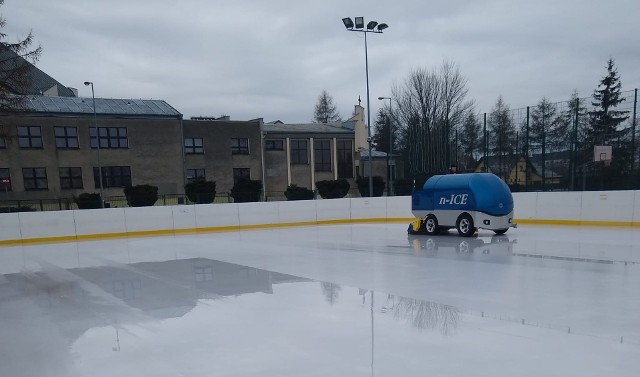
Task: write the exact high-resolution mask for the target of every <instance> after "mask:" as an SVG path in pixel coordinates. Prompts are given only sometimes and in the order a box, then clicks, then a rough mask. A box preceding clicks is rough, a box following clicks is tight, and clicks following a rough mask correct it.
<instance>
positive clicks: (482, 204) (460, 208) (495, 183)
mask: <svg viewBox="0 0 640 377" xmlns="http://www.w3.org/2000/svg"><path fill="white" fill-rule="evenodd" d="M411 212H413V215H414V216H415V217H417V219H416V220H415V221H414V222H413V223H412V224H411V225H410V226H409V233H412V234H413V233H426V234H437V233H439V232H440V231H445V230H449V229H451V228H454V227H455V228H456V229H457V230H458V233H459V234H460V235H461V236H464V237H470V236H472V235H473V234H474V233H475V232H476V230H477V229H478V228H482V229H489V230H493V231H494V232H495V233H496V234H503V233H504V232H506V231H507V230H508V229H509V228H510V227H514V228H515V227H516V224H515V223H514V222H513V197H512V196H511V190H509V186H507V184H506V183H505V182H504V181H503V180H501V179H500V178H498V177H497V176H496V175H495V174H491V173H471V174H449V175H434V176H433V177H431V178H429V179H428V180H427V182H425V184H424V187H423V190H422V191H415V192H414V193H413V195H412V198H411Z"/></svg>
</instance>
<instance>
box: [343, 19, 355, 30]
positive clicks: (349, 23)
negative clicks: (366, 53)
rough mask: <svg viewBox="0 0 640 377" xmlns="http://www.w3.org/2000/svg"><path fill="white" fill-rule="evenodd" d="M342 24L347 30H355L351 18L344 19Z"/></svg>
mask: <svg viewBox="0 0 640 377" xmlns="http://www.w3.org/2000/svg"><path fill="white" fill-rule="evenodd" d="M342 23H343V24H344V27H346V28H347V29H353V21H352V20H351V17H345V18H343V19H342Z"/></svg>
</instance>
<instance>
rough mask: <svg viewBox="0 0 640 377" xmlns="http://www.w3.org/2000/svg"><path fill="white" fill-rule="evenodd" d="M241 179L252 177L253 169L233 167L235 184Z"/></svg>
mask: <svg viewBox="0 0 640 377" xmlns="http://www.w3.org/2000/svg"><path fill="white" fill-rule="evenodd" d="M239 179H251V169H249V168H233V184H234V185H235V184H236V183H238V180H239Z"/></svg>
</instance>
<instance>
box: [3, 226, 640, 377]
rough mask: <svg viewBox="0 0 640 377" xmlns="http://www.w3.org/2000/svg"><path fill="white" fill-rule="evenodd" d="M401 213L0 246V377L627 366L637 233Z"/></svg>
mask: <svg viewBox="0 0 640 377" xmlns="http://www.w3.org/2000/svg"><path fill="white" fill-rule="evenodd" d="M407 225H408V224H407ZM407 225H401V224H389V225H379V224H361V225H344V226H320V227H301V228H286V229H270V230H256V231H243V232H228V233H214V234H198V235H186V236H176V237H154V238H151V237H150V238H131V239H118V240H108V241H95V242H81V243H59V244H50V245H30V246H15V247H3V248H0V376H141V375H147V376H248V375H261V376H360V375H363V376H364V375H366V376H370V375H378V376H383V375H384V376H386V375H393V376H414V375H415V376H418V375H419V376H424V375H441V376H465V377H466V376H470V375H473V376H484V375H486V376H578V375H579V376H603V375H609V376H614V375H615V376H636V375H637V373H638V371H639V370H640V358H638V356H639V355H640V315H639V313H640V293H639V292H638V287H640V246H638V245H640V231H638V230H635V229H631V228H586V227H548V226H524V227H520V228H517V229H511V230H509V232H508V233H507V234H506V235H504V236H493V237H492V236H491V235H492V233H491V232H481V233H480V234H479V236H478V237H475V238H460V237H458V236H457V235H456V234H455V232H451V233H450V234H447V235H439V236H408V235H407V234H406V227H407Z"/></svg>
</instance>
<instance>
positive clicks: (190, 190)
mask: <svg viewBox="0 0 640 377" xmlns="http://www.w3.org/2000/svg"><path fill="white" fill-rule="evenodd" d="M184 192H185V194H187V198H189V201H190V202H191V203H196V204H209V203H213V201H214V200H215V198H216V183H215V182H213V181H205V180H204V179H197V180H195V181H193V182H189V183H187V184H186V185H184Z"/></svg>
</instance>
